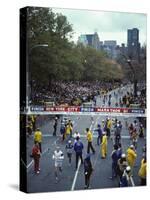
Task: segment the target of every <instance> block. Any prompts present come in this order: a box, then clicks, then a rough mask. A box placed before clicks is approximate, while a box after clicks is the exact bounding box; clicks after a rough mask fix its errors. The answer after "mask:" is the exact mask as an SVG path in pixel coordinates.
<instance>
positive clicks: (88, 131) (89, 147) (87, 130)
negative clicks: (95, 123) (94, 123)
mask: <svg viewBox="0 0 150 200" xmlns="http://www.w3.org/2000/svg"><path fill="white" fill-rule="evenodd" d="M86 132H87V141H88V146H87V153H90V149H91V150H92V152H93V154H94V153H95V149H94V147H93V145H92V141H93V134H92V132H91V131H90V129H89V128H86Z"/></svg>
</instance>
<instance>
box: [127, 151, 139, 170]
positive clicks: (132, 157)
mask: <svg viewBox="0 0 150 200" xmlns="http://www.w3.org/2000/svg"><path fill="white" fill-rule="evenodd" d="M136 157H137V154H136V153H135V151H134V150H133V149H131V148H128V149H127V161H128V164H129V165H130V167H133V166H134V163H135V159H136Z"/></svg>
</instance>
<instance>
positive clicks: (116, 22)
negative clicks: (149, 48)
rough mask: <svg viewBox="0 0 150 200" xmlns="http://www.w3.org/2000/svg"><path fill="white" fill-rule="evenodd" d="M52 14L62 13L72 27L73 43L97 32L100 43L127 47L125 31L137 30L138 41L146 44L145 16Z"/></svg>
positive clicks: (84, 12)
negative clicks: (112, 42) (104, 42)
mask: <svg viewBox="0 0 150 200" xmlns="http://www.w3.org/2000/svg"><path fill="white" fill-rule="evenodd" d="M52 11H53V12H54V13H62V14H63V15H65V16H66V17H67V20H68V22H69V23H70V24H72V27H73V31H74V34H73V39H72V40H73V41H74V42H77V40H78V37H79V36H80V35H82V34H83V35H84V34H93V33H94V32H97V34H98V36H99V39H100V41H105V40H116V41H117V45H121V43H125V45H127V30H128V29H132V28H138V29H139V41H140V43H141V45H142V46H143V44H146V23H147V22H146V17H147V15H146V14H142V13H124V12H108V11H91V10H76V9H56V8H55V9H54V8H52Z"/></svg>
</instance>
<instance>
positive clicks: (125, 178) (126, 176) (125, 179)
mask: <svg viewBox="0 0 150 200" xmlns="http://www.w3.org/2000/svg"><path fill="white" fill-rule="evenodd" d="M130 177H131V167H130V166H127V167H126V169H125V170H124V172H123V175H122V177H121V180H120V187H128V186H130Z"/></svg>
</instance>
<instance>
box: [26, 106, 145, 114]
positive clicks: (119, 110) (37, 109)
mask: <svg viewBox="0 0 150 200" xmlns="http://www.w3.org/2000/svg"><path fill="white" fill-rule="evenodd" d="M30 111H31V112H60V113H61V112H75V113H76V112H96V113H132V114H134V113H135V114H145V109H141V108H139V109H138V108H101V107H80V106H69V107H62V106H55V107H43V106H34V107H30Z"/></svg>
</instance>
